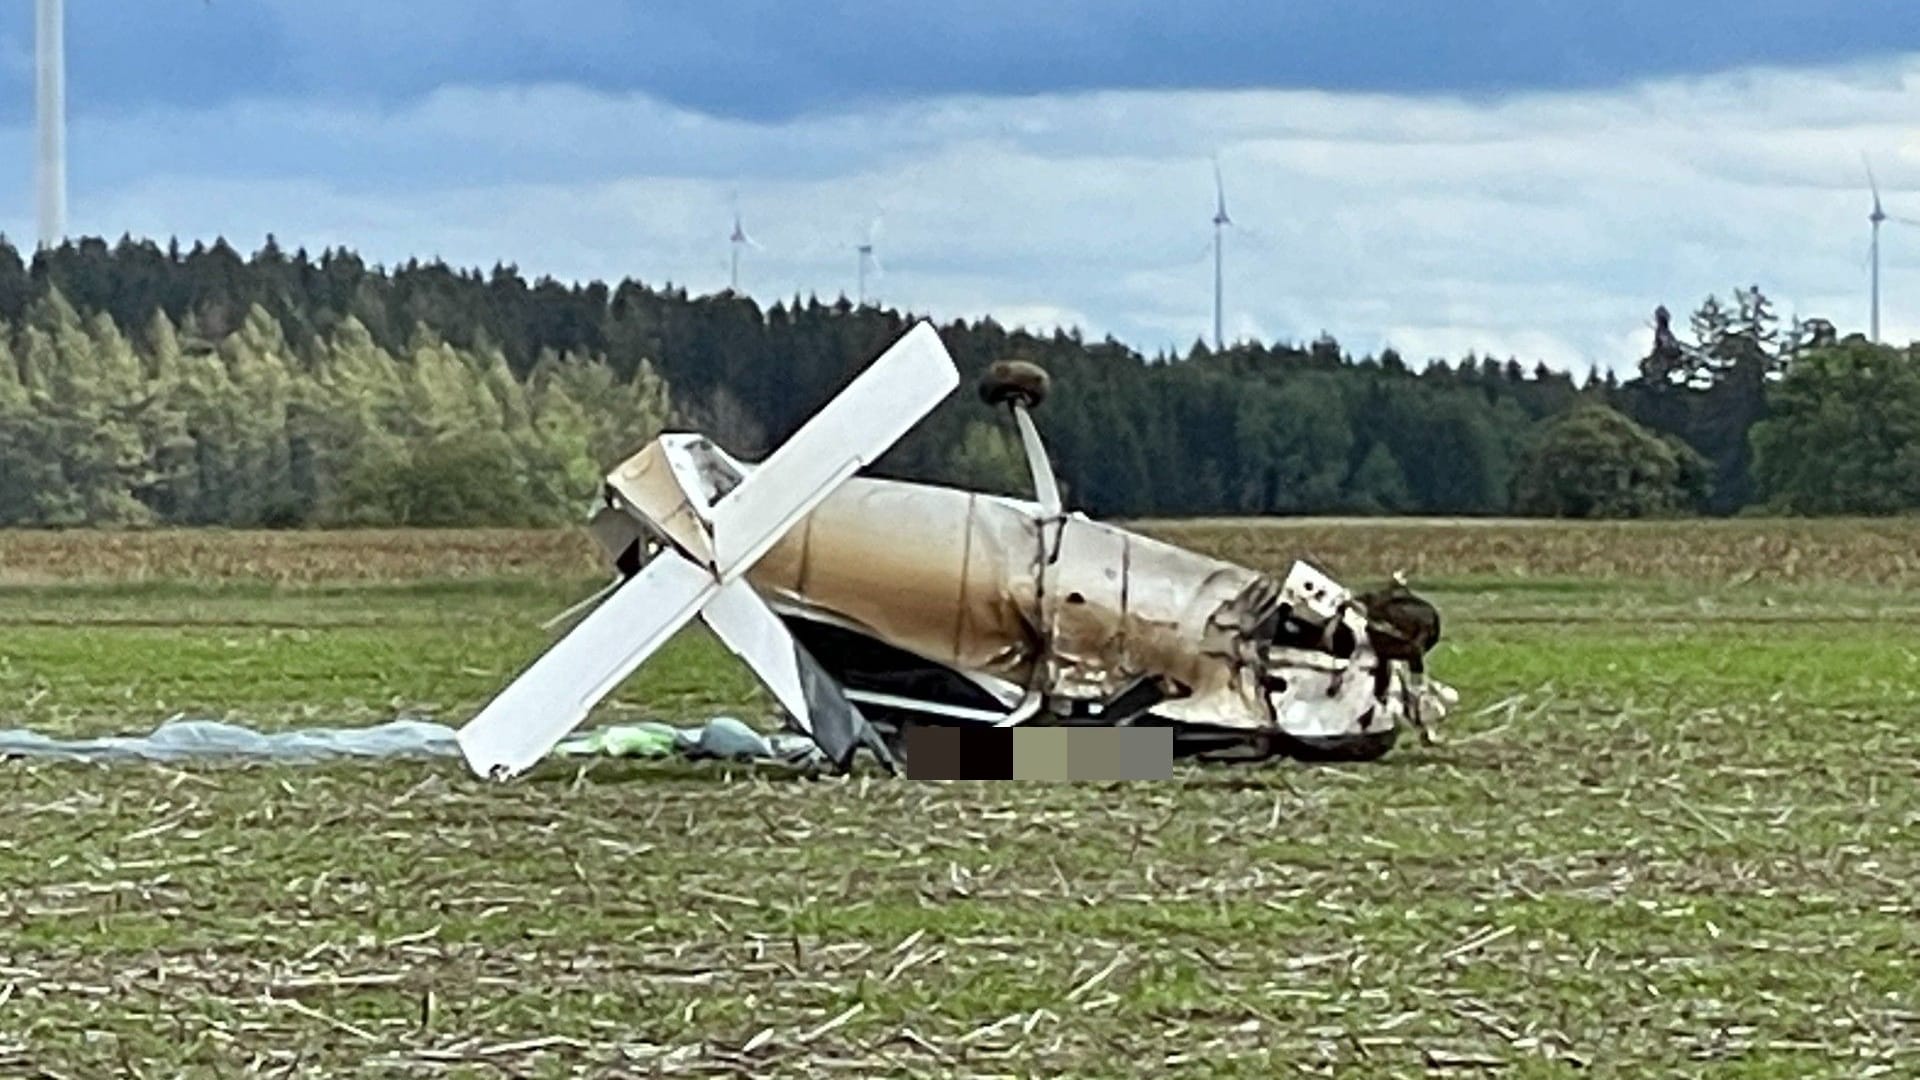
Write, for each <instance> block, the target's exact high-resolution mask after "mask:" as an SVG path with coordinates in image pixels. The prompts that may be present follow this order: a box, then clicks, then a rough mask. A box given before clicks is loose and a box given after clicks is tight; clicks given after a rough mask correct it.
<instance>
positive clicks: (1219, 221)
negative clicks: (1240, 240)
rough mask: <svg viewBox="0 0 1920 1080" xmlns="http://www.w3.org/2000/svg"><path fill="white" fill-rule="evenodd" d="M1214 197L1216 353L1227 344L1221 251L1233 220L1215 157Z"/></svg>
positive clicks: (1214, 345) (1214, 335)
mask: <svg viewBox="0 0 1920 1080" xmlns="http://www.w3.org/2000/svg"><path fill="white" fill-rule="evenodd" d="M1213 196H1214V211H1213V348H1214V351H1215V352H1219V351H1221V350H1222V349H1224V348H1225V347H1226V344H1225V341H1224V340H1223V338H1224V335H1223V334H1222V333H1221V330H1220V325H1221V320H1220V300H1221V273H1220V249H1221V230H1222V229H1224V228H1226V227H1227V226H1228V225H1231V224H1233V219H1232V218H1230V217H1228V216H1227V185H1226V183H1225V182H1224V181H1222V180H1221V179H1220V159H1219V158H1218V157H1215V158H1214V159H1213Z"/></svg>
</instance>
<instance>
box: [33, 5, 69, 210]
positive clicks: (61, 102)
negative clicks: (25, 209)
mask: <svg viewBox="0 0 1920 1080" xmlns="http://www.w3.org/2000/svg"><path fill="white" fill-rule="evenodd" d="M34 12H35V15H36V20H35V21H36V25H35V30H34V87H35V99H36V102H37V104H38V112H39V120H38V128H39V132H38V133H39V154H38V156H37V157H36V158H35V161H34V174H35V176H34V187H35V190H36V191H37V192H38V194H39V211H40V213H39V217H40V246H41V247H43V248H51V247H57V246H58V245H59V244H60V241H61V240H62V239H64V238H65V237H66V232H67V220H66V219H67V59H66V43H65V41H64V39H63V38H64V33H63V32H64V30H65V28H66V11H65V3H64V0H36V2H35V5H34Z"/></svg>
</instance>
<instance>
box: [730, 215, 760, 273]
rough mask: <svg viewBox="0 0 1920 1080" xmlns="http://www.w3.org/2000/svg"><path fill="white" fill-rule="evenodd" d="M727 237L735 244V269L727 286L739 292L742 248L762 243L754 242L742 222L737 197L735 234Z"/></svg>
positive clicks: (734, 220)
mask: <svg viewBox="0 0 1920 1080" xmlns="http://www.w3.org/2000/svg"><path fill="white" fill-rule="evenodd" d="M727 239H728V241H729V242H730V243H732V244H733V271H732V273H731V274H730V275H729V276H728V278H727V288H728V289H729V290H730V291H732V292H735V293H738V292H739V291H740V248H741V247H742V246H744V245H752V246H753V247H759V246H760V245H759V244H757V243H754V239H753V237H751V236H748V235H747V230H746V228H745V227H744V226H742V225H741V224H740V203H739V200H737V199H736V200H734V205H733V235H732V236H730V237H728V238H727Z"/></svg>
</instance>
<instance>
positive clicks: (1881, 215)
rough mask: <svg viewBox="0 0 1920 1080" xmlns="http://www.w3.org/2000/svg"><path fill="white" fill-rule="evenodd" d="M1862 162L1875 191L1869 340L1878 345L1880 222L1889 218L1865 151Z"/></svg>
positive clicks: (1868, 184)
mask: <svg viewBox="0 0 1920 1080" xmlns="http://www.w3.org/2000/svg"><path fill="white" fill-rule="evenodd" d="M1860 163H1861V164H1863V165H1865V166H1866V167H1867V187H1868V188H1870V189H1871V190H1872V191H1873V213H1871V214H1868V215H1867V220H1868V221H1870V222H1872V223H1873V246H1872V247H1871V248H1869V249H1868V250H1869V251H1870V252H1871V253H1872V254H1871V257H1872V259H1873V301H1872V314H1871V320H1872V321H1871V322H1870V323H1869V325H1870V326H1871V327H1872V329H1871V330H1870V331H1869V333H1868V340H1869V341H1872V342H1873V343H1874V344H1876V345H1877V344H1879V343H1880V223H1881V222H1883V221H1885V220H1887V212H1886V211H1885V210H1882V209H1880V184H1879V183H1878V182H1877V181H1875V180H1874V178H1873V162H1871V161H1868V160H1867V155H1866V153H1865V152H1862V153H1861V155H1860Z"/></svg>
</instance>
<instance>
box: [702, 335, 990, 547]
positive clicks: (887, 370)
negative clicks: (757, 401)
mask: <svg viewBox="0 0 1920 1080" xmlns="http://www.w3.org/2000/svg"><path fill="white" fill-rule="evenodd" d="M958 385H960V372H959V371H958V370H957V369H956V368H955V367H954V366H953V359H952V357H950V356H948V355H947V350H946V346H944V345H942V344H941V342H940V335H939V333H938V332H937V331H935V330H934V328H933V324H932V323H929V322H922V323H919V324H917V325H916V326H914V328H913V329H912V330H909V331H907V333H906V335H905V336H904V337H902V338H901V339H900V340H899V341H897V342H895V343H894V345H893V347H892V348H890V349H888V350H887V351H886V352H885V353H883V354H882V355H881V357H880V359H878V360H876V361H874V363H873V365H872V366H871V367H869V368H867V370H865V371H863V372H861V373H860V374H859V375H858V376H856V377H855V378H854V380H853V382H851V383H849V384H848V385H847V388H846V389H845V390H842V391H841V392H840V394H839V396H837V397H835V398H834V399H833V400H832V401H830V402H828V403H827V406H826V408H824V409H821V410H820V411H819V412H817V413H815V414H814V415H813V418H812V419H810V420H808V421H807V422H806V423H805V424H804V425H802V426H801V428H800V430H799V431H796V432H794V434H793V437H792V438H790V439H788V440H787V441H786V442H785V443H782V444H781V446H780V448H779V449H778V450H775V451H774V452H773V454H772V455H771V456H769V457H768V458H767V459H766V460H765V461H764V462H762V463H760V464H759V465H758V466H756V467H755V468H754V470H753V471H752V472H750V473H748V474H747V478H746V479H745V480H742V481H741V482H740V486H739V487H736V488H734V489H733V490H732V491H730V492H728V493H727V494H726V495H725V496H723V497H722V498H721V499H720V501H719V502H717V503H715V504H714V508H713V550H714V555H715V559H716V560H717V561H718V563H719V565H718V566H717V567H715V568H714V569H715V571H716V573H718V574H719V575H720V577H721V578H722V580H727V581H731V580H732V579H733V578H734V577H736V576H738V575H740V574H742V573H745V572H746V569H747V568H748V567H749V566H751V565H752V564H753V563H754V562H755V561H756V560H757V559H759V558H760V556H762V555H764V554H766V552H767V549H768V548H770V547H772V546H773V545H774V544H775V543H777V542H778V541H779V539H780V537H781V536H782V535H783V534H785V533H786V531H787V530H788V529H790V528H792V527H793V524H794V522H796V521H799V520H800V519H801V518H802V517H805V516H806V515H807V513H808V512H810V511H811V510H812V509H813V508H814V507H816V506H818V505H820V502H821V500H823V499H825V498H826V497H827V496H828V495H829V494H831V493H832V492H833V489H834V488H835V487H838V486H839V484H840V481H842V480H845V479H846V478H847V477H849V476H852V475H853V474H854V472H856V471H857V470H859V469H860V468H861V467H862V466H864V465H867V464H870V463H871V462H872V461H873V460H874V459H875V458H877V457H879V456H880V455H881V454H882V453H884V452H885V451H886V450H887V449H888V448H889V447H891V446H892V445H893V444H894V443H896V442H898V441H900V437H901V436H902V435H905V434H906V433H907V431H908V429H910V428H912V427H913V425H915V424H917V423H919V422H920V419H921V417H924V416H925V415H926V414H927V413H929V412H931V411H933V407H934V406H935V405H938V404H939V403H940V399H941V398H944V397H946V396H947V395H948V394H949V393H952V392H953V389H954V387H956V386H958ZM875 527H876V528H885V525H884V524H878V523H877V524H876V526H875Z"/></svg>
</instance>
